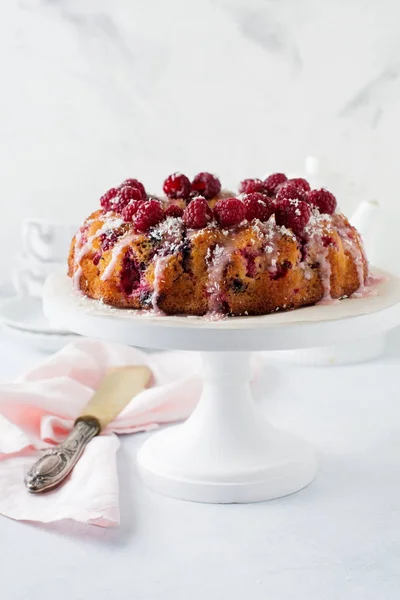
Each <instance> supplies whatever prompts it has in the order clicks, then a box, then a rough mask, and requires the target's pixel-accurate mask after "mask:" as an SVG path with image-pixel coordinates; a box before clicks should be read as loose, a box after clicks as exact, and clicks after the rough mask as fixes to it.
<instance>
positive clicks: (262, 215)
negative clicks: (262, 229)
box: [243, 192, 274, 222]
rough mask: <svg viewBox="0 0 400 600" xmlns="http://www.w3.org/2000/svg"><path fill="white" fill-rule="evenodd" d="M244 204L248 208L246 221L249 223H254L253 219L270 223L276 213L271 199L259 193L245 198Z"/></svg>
mask: <svg viewBox="0 0 400 600" xmlns="http://www.w3.org/2000/svg"><path fill="white" fill-rule="evenodd" d="M243 204H244V205H245V208H246V219H247V220H248V221H249V222H251V221H253V219H259V220H260V221H268V219H269V218H270V216H271V215H272V213H273V212H274V206H273V203H272V201H271V199H270V198H268V196H265V195H264V194H260V193H259V192H254V193H253V194H247V195H246V196H244V198H243Z"/></svg>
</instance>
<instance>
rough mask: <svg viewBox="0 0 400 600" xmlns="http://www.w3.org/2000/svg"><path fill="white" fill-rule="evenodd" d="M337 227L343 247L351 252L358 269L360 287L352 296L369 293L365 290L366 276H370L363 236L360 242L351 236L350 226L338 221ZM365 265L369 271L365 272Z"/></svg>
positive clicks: (356, 296) (357, 296)
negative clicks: (362, 240)
mask: <svg viewBox="0 0 400 600" xmlns="http://www.w3.org/2000/svg"><path fill="white" fill-rule="evenodd" d="M336 221H338V219H336ZM336 227H337V232H338V234H339V236H340V238H341V240H342V242H343V247H344V249H345V250H347V251H348V252H349V253H350V255H351V257H352V259H353V261H354V264H355V267H356V269H357V277H358V282H359V287H358V289H357V290H356V291H355V292H354V293H353V294H352V296H353V297H355V298H359V297H362V296H363V295H364V293H365V294H368V292H367V291H366V290H365V279H366V276H368V261H367V258H366V255H365V251H364V247H363V246H362V242H361V238H358V239H359V244H358V243H357V241H356V240H355V239H354V238H352V237H351V236H350V231H352V228H351V227H350V226H346V225H343V224H341V223H339V222H336ZM364 261H365V262H364ZM365 265H367V273H365Z"/></svg>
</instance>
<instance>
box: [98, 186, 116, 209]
mask: <svg viewBox="0 0 400 600" xmlns="http://www.w3.org/2000/svg"><path fill="white" fill-rule="evenodd" d="M117 194H118V189H117V188H110V189H109V190H108V191H107V192H106V193H105V194H104V195H103V196H102V197H101V198H100V205H101V207H102V208H104V210H106V211H109V210H112V208H111V201H112V200H113V199H114V198H115V197H116V196H117Z"/></svg>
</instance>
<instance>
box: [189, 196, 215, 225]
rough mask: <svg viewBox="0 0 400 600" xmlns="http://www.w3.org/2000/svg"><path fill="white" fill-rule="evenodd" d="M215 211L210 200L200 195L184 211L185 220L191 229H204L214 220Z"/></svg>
mask: <svg viewBox="0 0 400 600" xmlns="http://www.w3.org/2000/svg"><path fill="white" fill-rule="evenodd" d="M212 218H213V212H212V210H211V208H210V207H209V206H208V202H207V200H206V199H205V198H203V197H202V196H198V197H197V198H195V199H194V200H192V201H191V202H190V204H188V206H187V207H186V208H185V212H184V213H183V220H184V221H185V223H186V225H187V226H188V227H190V228H191V229H202V228H203V227H206V225H207V224H208V223H209V222H210V221H211V220H212Z"/></svg>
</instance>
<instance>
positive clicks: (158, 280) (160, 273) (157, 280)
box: [151, 256, 170, 315]
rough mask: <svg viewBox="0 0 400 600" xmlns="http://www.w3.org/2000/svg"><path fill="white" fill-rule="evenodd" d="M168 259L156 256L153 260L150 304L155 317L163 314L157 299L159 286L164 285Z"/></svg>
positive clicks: (167, 257)
mask: <svg viewBox="0 0 400 600" xmlns="http://www.w3.org/2000/svg"><path fill="white" fill-rule="evenodd" d="M169 258H170V257H169V256H157V257H156V259H155V266H154V284H153V295H152V299H151V302H152V306H153V311H154V313H155V314H156V315H164V314H165V313H164V312H163V311H162V310H161V309H160V308H159V306H158V299H159V297H160V291H161V284H162V283H164V272H165V267H166V266H167V264H168V262H169Z"/></svg>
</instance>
